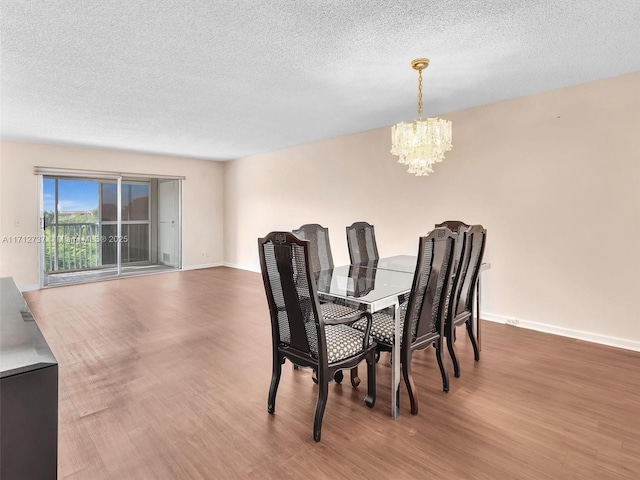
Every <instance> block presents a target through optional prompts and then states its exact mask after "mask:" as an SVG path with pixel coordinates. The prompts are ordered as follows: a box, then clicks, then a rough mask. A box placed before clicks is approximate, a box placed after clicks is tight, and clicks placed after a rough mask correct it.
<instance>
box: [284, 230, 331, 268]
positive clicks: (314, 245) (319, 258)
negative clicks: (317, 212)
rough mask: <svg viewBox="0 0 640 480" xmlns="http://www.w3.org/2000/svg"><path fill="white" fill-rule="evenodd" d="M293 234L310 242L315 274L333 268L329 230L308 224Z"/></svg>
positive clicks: (312, 265)
mask: <svg viewBox="0 0 640 480" xmlns="http://www.w3.org/2000/svg"><path fill="white" fill-rule="evenodd" d="M293 233H294V235H296V236H297V237H298V238H301V239H302V240H309V256H310V257H311V267H312V269H313V271H314V272H319V271H320V270H329V269H331V268H333V256H332V255H331V244H330V243H329V229H328V228H325V227H323V226H322V225H318V224H317V223H307V224H305V225H301V226H300V228H297V229H296V230H293Z"/></svg>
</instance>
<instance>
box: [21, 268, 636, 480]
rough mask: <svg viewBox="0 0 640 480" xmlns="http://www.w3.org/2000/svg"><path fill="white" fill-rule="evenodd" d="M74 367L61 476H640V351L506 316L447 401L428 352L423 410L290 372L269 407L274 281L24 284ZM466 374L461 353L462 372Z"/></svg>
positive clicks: (423, 357)
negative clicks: (268, 288)
mask: <svg viewBox="0 0 640 480" xmlns="http://www.w3.org/2000/svg"><path fill="white" fill-rule="evenodd" d="M25 297H26V299H27V301H28V303H29V306H30V308H31V310H32V312H33V314H34V315H35V317H36V319H37V322H38V324H39V326H40V328H41V329H42V331H43V333H44V335H45V337H46V339H47V341H48V342H49V345H50V346H51V348H52V350H53V352H54V354H55V355H56V357H57V359H58V362H59V366H60V385H59V392H60V393H59V461H58V464H59V478H60V479H90V480H100V479H118V480H120V479H153V480H156V479H233V478H248V479H268V478H277V479H300V478H306V479H315V478H327V479H338V478H345V479H349V478H365V477H373V478H388V479H410V478H411V479H413V478H435V479H507V478H508V479H581V480H585V479H637V478H640V373H639V372H640V354H639V353H635V352H631V351H625V350H620V349H615V348H610V347H605V346H600V345H595V344H589V343H586V342H581V341H577V340H571V339H567V338H562V337H557V336H552V335H547V334H542V333H538V332H533V331H528V330H524V329H519V328H516V327H510V326H506V325H499V324H495V323H490V322H484V323H483V328H484V330H483V351H482V357H481V360H480V362H478V363H476V362H474V361H473V355H472V350H471V348H470V345H469V342H468V339H467V338H466V336H463V335H461V336H460V338H459V340H458V342H457V345H458V351H459V354H460V358H461V368H462V376H461V378H459V379H455V378H452V379H451V390H450V392H449V393H448V394H445V393H443V392H442V390H441V381H440V377H439V373H438V368H437V364H436V362H435V355H434V352H433V350H431V349H429V350H427V351H424V352H418V353H417V354H416V355H414V363H413V371H414V374H415V380H416V385H417V388H418V393H419V395H420V402H421V403H420V414H419V415H418V416H412V415H411V414H410V413H409V402H408V397H407V394H406V390H405V389H404V386H403V388H402V397H401V402H402V403H401V416H400V417H399V418H398V419H397V420H392V419H391V418H390V416H389V410H390V387H389V384H390V367H389V361H388V356H386V355H383V357H382V359H381V361H380V363H379V364H378V399H377V403H376V405H375V407H374V408H373V409H371V410H370V409H368V408H366V407H365V405H364V402H363V398H364V396H365V392H366V383H365V382H366V372H365V370H366V369H365V368H361V369H360V371H361V376H362V377H363V384H362V385H361V386H360V387H359V388H358V389H353V388H352V387H351V386H350V384H349V383H348V382H345V383H344V384H342V385H334V384H332V385H331V386H330V391H329V401H328V405H327V409H326V413H325V417H324V423H323V429H322V442H321V443H319V444H317V443H315V442H314V441H313V438H312V423H313V413H314V409H315V399H316V391H317V390H316V386H315V385H314V384H313V382H312V381H311V373H310V372H309V371H308V370H297V371H294V370H293V369H292V368H291V365H290V364H288V363H287V364H285V365H284V367H283V375H282V381H281V383H280V389H279V392H278V397H277V404H276V414H275V415H269V414H268V413H267V391H268V387H269V380H270V371H271V352H270V342H271V339H270V327H269V315H268V309H267V305H266V300H265V295H264V290H263V286H262V280H261V277H260V276H259V274H256V273H251V272H246V271H241V270H234V269H229V268H223V267H219V268H210V269H204V270H194V271H186V272H177V273H167V274H162V275H153V276H148V277H136V278H126V279H120V280H112V281H107V282H99V283H91V284H87V285H74V286H66V287H59V288H52V289H45V290H40V291H35V292H27V293H25ZM447 365H448V367H449V369H451V365H450V363H448V364H447Z"/></svg>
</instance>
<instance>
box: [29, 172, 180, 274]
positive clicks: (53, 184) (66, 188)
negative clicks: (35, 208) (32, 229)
mask: <svg viewBox="0 0 640 480" xmlns="http://www.w3.org/2000/svg"><path fill="white" fill-rule="evenodd" d="M180 187H181V184H180V180H179V179H164V178H162V179H158V178H146V179H145V178H135V179H129V178H114V179H101V178H86V179H85V178H66V177H62V176H44V177H43V181H42V198H43V202H42V215H41V217H42V224H43V230H44V232H43V239H44V241H43V246H42V255H41V258H42V263H43V265H42V272H43V281H42V284H43V285H45V286H46V285H53V284H65V283H78V282H82V281H88V280H96V279H100V278H105V277H113V276H119V275H126V274H133V273H147V272H152V271H158V270H161V269H167V268H168V269H171V268H180V263H181V260H180V240H181V235H180Z"/></svg>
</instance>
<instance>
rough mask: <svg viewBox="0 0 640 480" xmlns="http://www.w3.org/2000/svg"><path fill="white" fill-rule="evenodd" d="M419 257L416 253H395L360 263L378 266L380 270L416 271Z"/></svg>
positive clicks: (369, 266)
mask: <svg viewBox="0 0 640 480" xmlns="http://www.w3.org/2000/svg"><path fill="white" fill-rule="evenodd" d="M417 262H418V257H416V256H415V255H394V256H392V257H384V258H379V259H378V260H372V261H371V262H368V263H361V264H359V265H360V266H362V267H368V268H377V269H380V270H395V271H397V272H407V273H411V274H413V273H415V271H416V263H417Z"/></svg>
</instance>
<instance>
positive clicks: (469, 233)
mask: <svg viewBox="0 0 640 480" xmlns="http://www.w3.org/2000/svg"><path fill="white" fill-rule="evenodd" d="M460 235H461V238H459V239H458V243H460V244H461V248H460V252H459V254H460V258H459V261H458V262H459V263H458V265H457V272H456V278H455V279H456V286H455V289H452V295H451V299H450V301H449V306H448V311H447V318H446V321H445V336H446V339H447V350H449V355H450V356H451V361H452V363H453V372H454V375H455V376H456V377H459V376H460V363H459V362H458V358H457V357H456V352H455V340H456V328H457V327H460V326H462V325H466V328H467V333H468V334H469V339H470V340H471V345H472V347H473V356H474V359H475V361H479V360H480V350H479V348H478V341H477V338H476V335H475V333H474V331H473V319H474V317H475V316H476V313H479V312H475V307H476V305H477V303H474V301H473V300H474V294H475V293H476V285H477V282H478V276H479V273H480V266H481V265H482V258H483V255H484V248H485V244H486V240H487V230H486V229H485V228H484V227H483V226H482V225H471V226H470V227H468V228H467V227H462V228H461V229H460ZM479 321H480V320H479V319H478V322H479Z"/></svg>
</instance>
